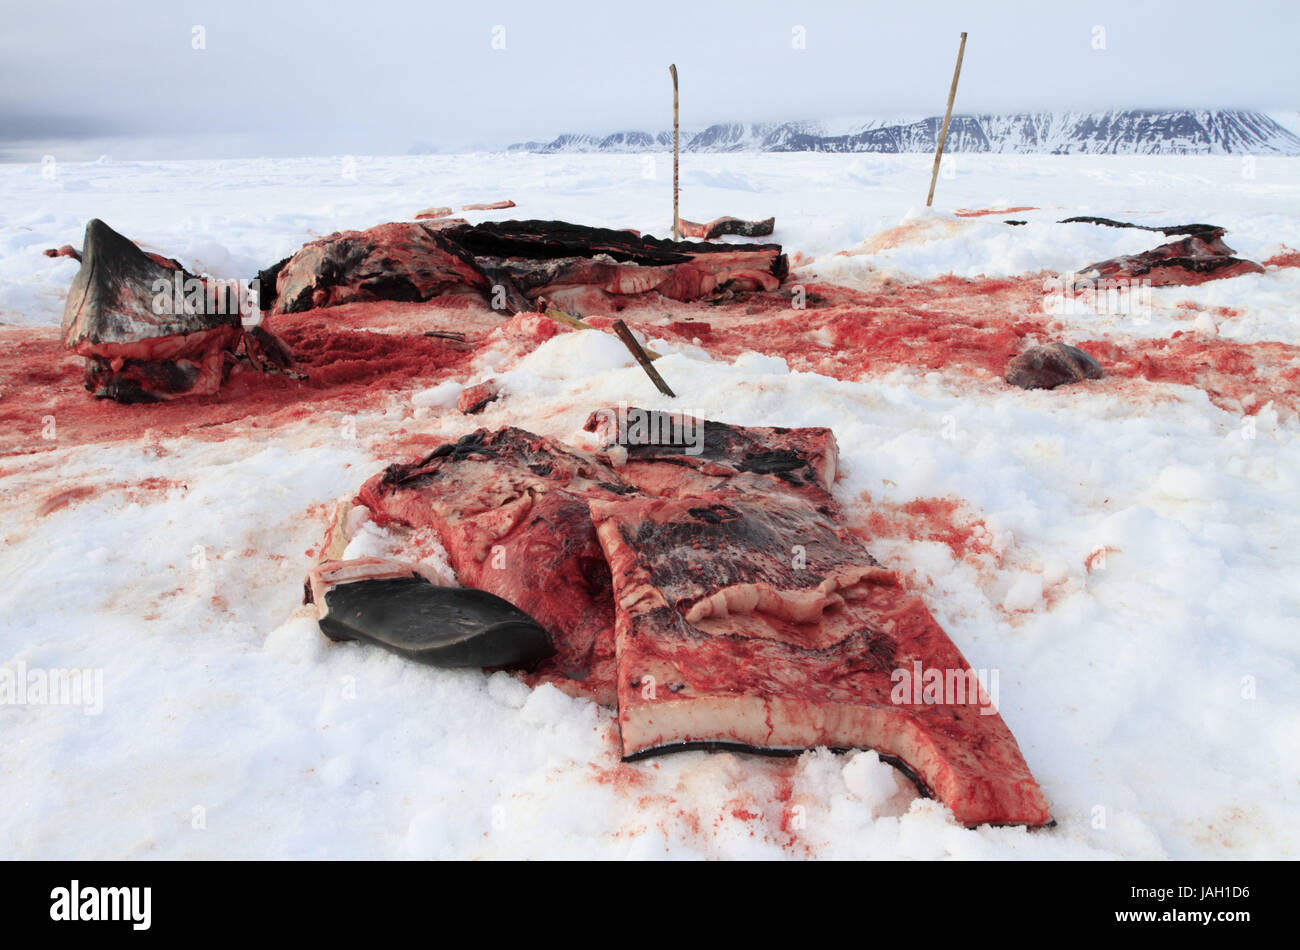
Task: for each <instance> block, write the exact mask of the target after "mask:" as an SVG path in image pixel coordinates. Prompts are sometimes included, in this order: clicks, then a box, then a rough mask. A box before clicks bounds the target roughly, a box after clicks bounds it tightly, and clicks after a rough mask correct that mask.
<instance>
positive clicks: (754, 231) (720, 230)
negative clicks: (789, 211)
mask: <svg viewBox="0 0 1300 950" xmlns="http://www.w3.org/2000/svg"><path fill="white" fill-rule="evenodd" d="M775 226H776V218H764V219H763V220H762V221H742V220H741V219H740V218H732V217H722V218H714V219H713V220H712V221H710V222H709V223H708V224H697V223H696V222H694V221H687V220H686V219H685V218H678V219H677V230H678V231H679V232H680V233H681V236H682V237H688V238H703V239H704V240H706V241H708V240H712V239H713V238H716V237H721V236H722V235H724V234H739V235H741V236H742V237H766V236H767V235H769V234H771V233H772V229H773V228H774V227H775Z"/></svg>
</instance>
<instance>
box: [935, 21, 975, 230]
mask: <svg viewBox="0 0 1300 950" xmlns="http://www.w3.org/2000/svg"><path fill="white" fill-rule="evenodd" d="M965 55H966V34H965V33H963V34H962V35H961V46H960V47H959V48H958V49H957V68H956V69H954V70H953V73H952V88H951V89H949V90H948V111H947V112H945V113H944V114H943V128H942V129H941V130H940V131H939V147H938V148H937V149H935V150H934V170H933V171H931V172H930V193H929V194H928V195H926V196H925V206H926V207H927V208H928V207H930V205H931V204H933V203H934V183H935V182H936V181H938V179H939V162H940V160H941V159H942V158H943V146H944V143H945V142H947V141H948V122H949V120H951V119H952V101H953V100H954V99H956V98H957V80H958V78H960V77H961V58H962V57H963V56H965Z"/></svg>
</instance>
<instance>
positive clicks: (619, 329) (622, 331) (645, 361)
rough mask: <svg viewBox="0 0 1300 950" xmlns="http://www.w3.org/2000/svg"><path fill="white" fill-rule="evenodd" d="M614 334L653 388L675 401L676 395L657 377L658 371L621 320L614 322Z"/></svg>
mask: <svg viewBox="0 0 1300 950" xmlns="http://www.w3.org/2000/svg"><path fill="white" fill-rule="evenodd" d="M614 332H615V333H617V334H618V338H619V339H620V340H622V341H623V345H624V346H626V347H627V348H628V349H629V350H631V352H632V355H633V356H634V357H635V358H636V361H637V362H638V363H640V364H641V368H642V369H643V370H645V374H646V375H647V376H649V377H650V382H652V383H654V384H655V388H656V389H658V390H659V391H660V392H661V393H663V394H664V395H665V396H670V397H672V398H673V399H676V398H677V394H676V393H675V392H673V391H672V390H671V389H669V388H668V384H667V383H665V382H664V378H663V377H662V376H660V375H659V371H658V370H657V369H655V368H654V364H653V363H651V362H650V357H649V356H648V355H647V353H646V351H645V350H644V349H642V348H641V344H640V343H638V342H637V341H636V337H634V336H633V335H632V331H631V330H629V329H628V328H627V324H626V323H624V322H623V321H622V320H615V321H614Z"/></svg>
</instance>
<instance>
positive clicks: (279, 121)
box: [0, 0, 1300, 158]
mask: <svg viewBox="0 0 1300 950" xmlns="http://www.w3.org/2000/svg"><path fill="white" fill-rule="evenodd" d="M5 7H6V9H5V10H4V17H3V21H4V27H3V29H2V30H0V154H5V155H8V156H9V157H11V158H17V157H20V156H22V157H26V155H27V153H30V152H31V150H32V149H33V148H34V149H36V151H38V152H39V150H40V148H41V147H43V146H42V143H45V142H49V141H50V140H58V141H60V142H61V143H63V148H64V149H65V151H66V150H67V149H69V148H71V149H72V150H74V151H75V150H76V146H77V144H78V143H81V145H83V146H85V147H86V148H90V147H92V146H94V145H95V144H97V143H99V142H100V141H102V140H110V139H111V140H115V141H116V142H117V143H118V149H117V151H115V152H114V154H115V156H116V157H122V158H148V157H163V156H165V155H182V154H184V155H195V154H212V155H214V157H215V156H227V155H261V154H266V155H286V154H331V153H339V154H342V153H352V154H384V153H403V152H406V151H407V150H408V149H409V148H410V147H411V146H412V145H413V144H415V143H417V142H425V143H429V144H431V145H434V146H438V147H443V148H454V147H470V146H490V145H500V144H506V143H509V142H513V141H520V140H524V139H530V138H549V137H552V136H554V135H555V134H557V133H559V132H568V131H586V132H607V131H615V130H619V129H646V130H650V131H657V130H659V129H663V128H667V127H670V125H671V84H670V80H669V77H668V71H667V66H668V64H669V63H670V62H676V63H677V66H678V69H679V71H680V73H681V82H682V123H683V125H684V126H686V127H688V128H698V127H702V126H704V125H707V124H709V123H711V122H715V121H723V120H731V119H736V120H784V119H799V118H825V117H830V116H846V115H861V116H870V115H900V114H923V115H933V114H937V113H942V111H943V107H944V103H945V99H946V97H947V91H948V84H949V82H950V81H951V78H952V67H953V61H954V59H955V57H956V51H957V42H958V34H959V33H960V32H961V31H962V30H966V31H967V32H968V33H969V34H970V38H969V40H968V42H967V48H966V59H965V63H964V66H963V69H962V79H961V87H960V90H959V92H958V96H957V111H958V112H963V111H965V112H974V111H1011V110H1022V109H1093V108H1108V107H1157V108H1158V107H1166V106H1185V107H1231V106H1244V107H1258V108H1265V109H1285V110H1295V109H1297V108H1298V107H1300V106H1298V104H1297V92H1298V91H1300V81H1298V80H1300V66H1297V57H1296V54H1295V52H1294V47H1295V43H1296V39H1297V35H1300V29H1298V28H1300V3H1297V2H1296V0H1278V2H1269V0H1238V2H1232V3H1224V2H1223V0H1210V2H1202V0H1182V2H1164V0H1149V2H1143V0H1129V2H1096V0H1089V2H1078V0H1076V2H1070V3H1060V2H1056V0H1050V2H1046V0H1040V2H1037V3H1036V2H1014V0H1004V2H1002V3H997V4H983V3H974V2H970V0H966V2H959V0H926V2H917V0H890V2H881V0H844V2H817V0H806V2H790V0H774V2H768V0H746V2H731V0H693V2H687V3H679V2H675V0H648V2H638V3H629V2H627V0H611V2H608V3H601V2H599V0H587V2H583V3H568V2H562V0H554V2H546V0H534V2H531V3H514V2H500V3H494V2H491V0H488V2H483V0H465V2H459V3H449V2H444V0H364V2H357V0H311V2H299V0H201V2H187V0H119V2H110V0H93V2H90V0H37V2H25V3H22V4H17V3H14V2H12V0H10V2H6V3H5ZM986 7H990V8H992V9H986ZM196 28H201V29H197V30H196ZM799 30H802V33H801V34H800V33H799ZM800 36H802V37H803V39H804V43H803V48H798V43H797V42H796V41H797V40H798V38H799V37H800ZM200 40H201V41H202V42H201V44H200ZM198 45H201V46H202V48H195V47H196V46H198ZM500 46H504V48H496V47H500ZM1097 46H1102V47H1103V48H1096V47H1097ZM123 152H125V153H126V154H123Z"/></svg>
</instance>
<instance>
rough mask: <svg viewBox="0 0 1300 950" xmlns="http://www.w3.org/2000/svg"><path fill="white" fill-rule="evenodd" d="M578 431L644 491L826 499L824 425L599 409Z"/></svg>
mask: <svg viewBox="0 0 1300 950" xmlns="http://www.w3.org/2000/svg"><path fill="white" fill-rule="evenodd" d="M584 428H585V429H586V430H587V431H588V432H594V433H596V435H597V438H598V439H599V440H600V446H601V448H600V451H601V453H602V454H603V455H604V456H605V457H606V458H609V459H610V460H611V461H617V466H616V467H617V471H618V474H619V476H620V477H621V478H622V479H623V481H625V482H627V483H628V484H630V485H635V486H636V487H637V488H639V489H640V490H641V491H643V492H645V493H646V494H650V495H663V496H671V497H676V496H681V495H695V494H700V493H702V492H710V491H722V490H727V489H732V490H738V491H760V492H765V491H773V490H776V489H779V490H783V491H788V492H792V493H794V494H798V495H802V496H804V497H806V498H808V499H809V500H810V501H812V502H813V503H814V504H816V505H820V506H825V505H829V504H831V497H830V489H831V485H832V484H833V483H834V482H835V475H836V466H837V464H838V460H839V449H838V447H837V446H836V444H835V435H834V433H832V432H831V430H830V429H825V428H806V429H785V428H774V427H767V426H735V425H728V424H727V423H725V422H714V421H712V420H709V419H698V418H696V417H694V416H688V415H684V414H681V413H666V412H656V411H650V410H646V409H640V408H637V407H635V406H611V407H608V408H605V409H599V410H597V411H596V412H593V413H592V414H591V415H590V416H588V417H587V422H586V424H585V426H584Z"/></svg>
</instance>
